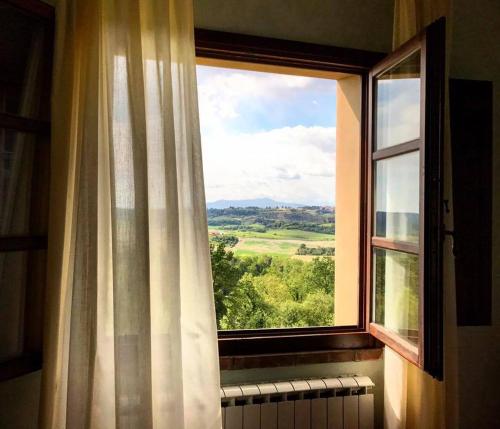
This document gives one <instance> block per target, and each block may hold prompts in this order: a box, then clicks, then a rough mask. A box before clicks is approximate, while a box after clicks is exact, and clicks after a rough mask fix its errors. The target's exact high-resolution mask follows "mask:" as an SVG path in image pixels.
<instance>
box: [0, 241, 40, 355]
mask: <svg viewBox="0 0 500 429" xmlns="http://www.w3.org/2000/svg"><path fill="white" fill-rule="evenodd" d="M45 255H46V252H45V251H44V250H42V251H33V252H8V253H0V327H1V328H0V362H4V361H6V360H9V359H12V358H13V357H16V356H18V355H19V354H21V353H22V350H23V344H24V340H25V335H29V334H31V332H30V333H28V332H25V326H24V319H25V313H24V309H25V303H26V302H28V303H31V302H38V305H36V306H33V307H30V308H29V311H30V319H32V321H33V323H32V325H33V326H32V327H30V329H33V327H37V329H41V325H42V320H41V310H42V308H41V305H40V304H41V295H40V294H41V290H42V289H41V286H42V285H43V282H44V280H45V264H46V257H45ZM28 284H30V288H29V290H30V294H29V296H27V290H26V287H27V285H28Z"/></svg>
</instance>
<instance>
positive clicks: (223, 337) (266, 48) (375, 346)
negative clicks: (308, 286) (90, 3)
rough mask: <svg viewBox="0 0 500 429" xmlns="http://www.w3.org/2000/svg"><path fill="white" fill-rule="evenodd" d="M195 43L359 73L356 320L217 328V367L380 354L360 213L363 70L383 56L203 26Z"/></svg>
mask: <svg viewBox="0 0 500 429" xmlns="http://www.w3.org/2000/svg"><path fill="white" fill-rule="evenodd" d="M195 46H196V55H197V57H199V58H209V59H213V60H224V61H230V62H239V63H243V64H244V63H252V64H264V65H270V66H285V67H289V68H294V69H305V70H320V71H328V72H338V73H349V74H355V75H358V76H360V77H361V85H362V120H361V142H360V143H361V145H362V150H361V165H360V172H361V189H360V193H361V219H360V251H359V258H360V285H359V319H358V320H359V321H358V324H357V325H354V326H339V327H313V328H293V329H289V328H288V329H249V330H234V331H219V355H220V359H221V368H222V369H231V368H233V369H234V368H250V367H259V366H275V365H288V364H290V362H295V363H297V362H308V363H312V362H320V361H327V362H331V361H335V360H338V361H342V360H346V359H347V356H349V358H352V359H355V360H356V359H373V358H377V357H379V356H380V355H381V346H382V343H380V342H379V341H377V340H376V339H374V338H373V337H372V336H371V335H370V334H369V333H368V324H367V322H368V318H367V317H368V315H369V313H368V311H367V302H369V301H366V296H367V295H366V287H365V285H366V284H367V281H366V278H365V276H366V272H365V269H364V266H365V251H364V249H365V247H366V243H365V240H366V238H365V237H366V231H365V228H366V226H365V225H366V222H365V213H367V212H366V204H365V202H366V196H367V192H368V188H367V185H368V175H367V174H366V171H367V168H366V167H367V165H366V164H367V159H368V154H369V152H368V150H367V145H366V139H367V118H368V116H367V114H368V107H367V106H368V102H367V97H368V75H369V72H370V69H371V68H372V67H373V66H374V65H375V64H376V63H377V62H379V61H380V60H381V59H382V58H384V57H385V54H382V53H377V52H367V51H361V50H356V49H346V48H338V47H332V46H321V45H315V44H309V43H301V42H291V41H285V40H278V39H269V38H263V37H257V36H247V35H241V34H232V33H224V32H218V31H210V30H202V29H196V30H195ZM243 64H242V67H244V65H243ZM373 350H376V351H375V352H374V351H373ZM341 352H342V353H341ZM308 356H309V357H308Z"/></svg>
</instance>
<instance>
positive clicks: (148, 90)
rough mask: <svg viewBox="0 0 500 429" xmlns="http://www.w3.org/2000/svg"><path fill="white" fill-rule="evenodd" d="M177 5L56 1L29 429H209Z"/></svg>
mask: <svg viewBox="0 0 500 429" xmlns="http://www.w3.org/2000/svg"><path fill="white" fill-rule="evenodd" d="M192 13H193V12H192V5H191V2H189V1H185V0H148V1H142V0H120V1H118V0H115V1H111V0H108V1H106V0H73V1H69V0H68V1H61V2H60V3H59V4H58V7H57V11H56V16H57V24H56V31H57V33H56V57H55V64H54V70H55V71H54V73H55V75H54V89H53V106H52V110H53V115H52V117H53V130H52V136H53V137H52V160H51V161H52V183H51V213H50V221H49V222H50V223H49V261H48V279H49V282H48V283H49V290H48V293H47V307H46V308H48V309H49V310H48V311H47V313H48V315H47V318H46V338H45V349H44V350H45V351H44V373H43V385H42V399H41V401H42V402H41V408H40V409H41V411H40V426H41V427H42V428H47V429H48V428H50V429H55V428H71V429H78V428H82V429H83V428H96V429H100V428H113V427H117V428H118V427H119V428H145V429H147V428H160V427H161V428H163V427H172V428H176V429H177V428H179V429H182V428H186V429H197V428H200V429H201V428H203V429H205V428H207V429H210V428H220V427H221V421H220V397H219V371H218V352H217V330H216V324H215V310H214V303H213V291H212V279H211V268H210V254H209V246H208V234H207V225H206V209H205V196H204V186H203V171H202V158H201V145H200V134H199V123H198V106H197V95H196V76H195V54H194V40H193V37H194V26H193V18H192Z"/></svg>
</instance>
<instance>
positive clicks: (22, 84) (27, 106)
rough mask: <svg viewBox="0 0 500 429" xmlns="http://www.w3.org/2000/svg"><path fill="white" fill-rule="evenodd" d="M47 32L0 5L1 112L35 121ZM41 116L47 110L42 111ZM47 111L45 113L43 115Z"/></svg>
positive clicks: (35, 21)
mask: <svg viewBox="0 0 500 429" xmlns="http://www.w3.org/2000/svg"><path fill="white" fill-rule="evenodd" d="M46 33H47V28H46V27H45V25H44V23H43V21H41V20H38V19H36V18H32V17H30V16H28V15H26V14H25V13H23V12H21V11H19V10H18V9H16V8H14V7H11V6H8V5H5V4H2V9H1V13H0V52H1V55H0V112H7V113H13V114H16V115H20V116H25V117H33V118H35V117H36V118H38V117H39V116H40V115H39V113H40V105H39V104H40V103H39V102H40V91H41V85H42V80H43V79H44V76H42V75H43V72H44V62H45V61H46V60H47V59H48V58H49V56H48V55H47V54H46V53H45V52H44V45H45V38H46V37H45V35H46ZM43 110H44V114H46V113H48V109H47V108H44V109H43ZM45 111H47V112H45Z"/></svg>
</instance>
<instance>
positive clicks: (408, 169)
mask: <svg viewBox="0 0 500 429" xmlns="http://www.w3.org/2000/svg"><path fill="white" fill-rule="evenodd" d="M419 155H420V152H418V151H417V152H411V153H408V154H405V155H399V156H395V157H393V158H387V159H383V160H381V161H376V163H375V214H374V219H375V235H376V236H377V237H385V238H389V239H392V240H398V241H408V242H411V243H418V233H419Z"/></svg>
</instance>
